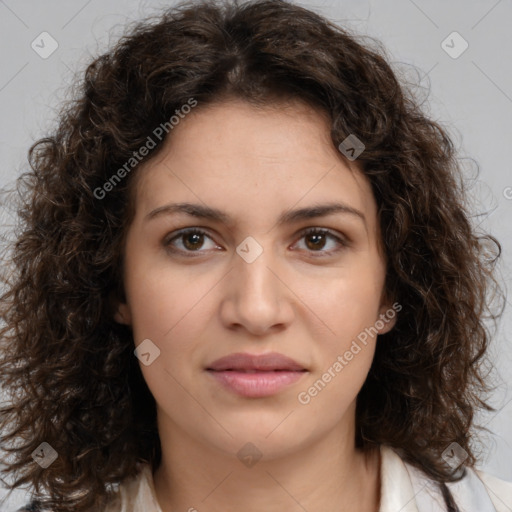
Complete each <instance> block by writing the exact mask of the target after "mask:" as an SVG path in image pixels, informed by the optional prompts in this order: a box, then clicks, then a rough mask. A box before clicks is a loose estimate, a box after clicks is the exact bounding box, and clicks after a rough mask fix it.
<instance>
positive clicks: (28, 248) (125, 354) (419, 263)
mask: <svg viewBox="0 0 512 512" xmlns="http://www.w3.org/2000/svg"><path fill="white" fill-rule="evenodd" d="M369 40H371V41H372V43H374V47H373V48H372V47H371V45H370V44H369V43H368V41H369ZM389 60H390V59H389V57H388V55H387V54H386V51H385V49H383V48H382V45H381V44H380V43H379V42H378V41H376V40H374V39H373V38H368V37H367V38H365V41H363V38H362V37H361V36H357V35H355V34H351V33H349V32H348V31H347V30H346V29H343V28H340V27H339V26H337V25H335V24H333V23H331V22H329V21H327V20H325V19H324V18H322V17H321V16H319V15H317V14H315V13H314V12H311V11H309V10H307V9H304V8H301V7H298V6H296V5H293V4H290V3H288V2H285V1H282V0H263V1H257V2H250V3H246V4H243V5H238V4H236V3H234V4H233V3H231V4H227V3H219V2H217V3H216V2H212V1H206V2H194V3H190V2H187V3H183V4H180V5H179V6H177V7H173V8H172V9H168V10H166V11H164V12H163V13H161V14H159V15H158V17H156V18H155V19H152V18H149V19H146V20H144V21H142V22H137V23H136V24H135V25H134V26H132V27H130V28H129V30H128V31H127V32H126V34H125V35H124V36H123V37H122V38H121V39H120V40H119V41H118V43H117V44H116V45H115V46H114V48H112V49H111V50H110V51H108V52H107V53H105V54H103V55H101V56H99V57H98V58H96V59H95V60H94V61H93V62H92V63H91V64H90V65H89V66H88V67H87V70H86V72H85V76H84V77H83V80H81V82H80V84H78V85H79V87H78V88H77V90H79V94H78V95H77V97H75V98H73V99H72V100H69V101H68V102H67V103H66V104H65V105H64V106H63V107H62V110H61V114H60V118H59V125H58V128H56V129H55V131H54V133H52V134H51V135H49V136H47V137H45V138H42V139H40V140H38V141H37V142H35V143H34V144H33V145H32V146H31V148H30V150H29V153H28V155H29V162H30V167H31V170H30V171H29V172H26V173H24V174H23V175H22V176H21V177H20V178H19V180H18V184H17V189H18V193H19V194H18V198H19V200H20V202H19V204H17V211H18V214H19V226H18V228H19V231H18V233H17V236H16V239H15V241H14V243H13V244H12V247H10V250H9V253H8V257H9V265H8V266H5V267H4V268H5V271H4V272H3V274H4V279H5V283H6V288H5V291H4V293H3V295H2V298H1V299H2V303H1V304H2V305H1V317H2V319H3V322H4V325H3V326H2V329H1V331H0V340H1V344H2V345H1V360H0V384H1V386H2V388H3V390H4V393H6V394H7V396H8V400H7V401H6V403H5V404H4V406H3V407H2V409H1V410H0V430H1V436H0V446H1V447H2V449H3V450H5V452H6V453H8V454H9V461H8V462H7V463H6V466H5V468H4V469H3V472H4V473H12V474H14V475H16V479H15V481H14V483H12V484H7V483H6V482H4V483H5V484H6V485H8V486H9V487H10V488H11V489H13V488H15V487H19V486H21V485H24V484H29V485H30V486H32V487H33V488H34V489H35V493H36V495H37V496H39V497H40V498H41V503H42V504H43V505H44V506H48V507H50V508H51V509H52V510H55V511H57V512H68V511H71V510H73V511H85V510H89V509H93V510H100V509H101V508H102V507H104V506H105V504H106V503H107V502H108V500H109V498H110V497H111V494H112V491H113V490H114V489H115V487H116V486H117V485H118V484H119V482H121V481H122V480H123V479H124V478H125V477H128V476H134V475H136V474H137V472H138V471H139V463H141V462H146V463H150V464H151V465H152V467H153V468H156V467H158V464H159V462H160V457H161V453H160V442H159V436H158V431H157V428H156V407H155V401H154V399H153V397H152V395H151V393H150V391H149V389H148V387H147V385H146V383H145V381H144V379H143V376H142V373H141V370H140V366H139V362H138V360H137V358H136V357H134V353H133V350H134V341H133V337H132V331H131V329H130V328H129V327H127V326H124V325H120V324H118V323H116V322H115V321H114V320H113V302H114V300H115V298H118V299H124V292H123V283H122V278H121V277H122V267H123V245H124V240H125V235H126V232H127V228H128V226H129V225H130V222H131V219H132V216H133V199H134V197H133V195H134V194H133V189H134V186H133V183H134V176H135V175H136V174H137V169H136V168H134V169H133V170H132V171H131V172H129V173H126V174H127V175H126V177H124V178H123V179H122V180H119V182H118V183H116V184H115V186H111V187H109V191H108V194H107V197H106V198H105V199H103V200H102V199H99V198H98V196H99V192H98V191H99V190H105V189H104V188H103V187H104V184H105V183H106V182H107V181H108V180H110V179H111V178H112V176H113V173H114V172H115V170H116V169H119V168H121V167H122V166H123V164H125V163H126V162H127V161H128V160H129V159H130V158H132V157H133V154H134V152H136V151H137V150H138V149H139V148H140V147H141V146H142V145H143V144H144V143H145V142H146V140H147V137H148V136H149V135H150V134H151V133H153V131H154V129H155V127H156V126H159V125H161V124H162V123H165V122H167V121H168V119H169V118H170V117H171V116H172V115H173V114H174V113H175V111H176V109H179V108H180V106H182V105H183V104H186V103H187V101H189V99H190V98H195V99H196V101H197V102H198V107H197V108H198V109H199V108H201V106H203V105H207V104H211V103H213V102H216V101H218V100H220V99H226V98H228V99H229V98H242V99H243V100H245V101H248V102H251V103H252V104H254V105H259V106H264V105H267V104H269V103H270V102H273V103H279V102H280V101H286V100H289V99H298V100H300V101H303V102H306V103H307V104H309V105H312V106H314V107H315V108H316V109H317V111H320V112H323V113H325V114H326V115H327V116H328V118H329V120H330V125H331V138H332V143H333V144H334V145H335V146H336V147H338V146H339V144H340V143H341V142H342V141H343V140H344V139H345V138H346V137H347V136H348V135H349V134H355V135H356V136H357V137H358V138H359V139H360V140H361V141H363V142H364V145H365V149H364V151H363V153H362V154H361V155H360V156H359V157H358V159H357V161H358V163H359V165H360V166H361V169H362V171H363V173H364V175H365V176H366V177H367V178H368V179H369V180H370V183H371V186H372V190H373V193H374V195H375V199H376V201H377V205H378V219H379V222H380V226H381V232H382V236H383V245H384V247H385V251H386V258H387V277H386V290H387V292H388V294H389V296H391V297H393V298H394V299H395V300H397V301H398V302H399V303H400V304H401V305H403V310H402V311H401V312H400V315H398V319H397V323H396V326H395V328H394V330H392V331H391V332H389V333H388V334H384V335H382V338H383V342H382V343H378V344H377V349H376V353H375V357H374V361H373V365H372V368H371V370H370V373H369V375H368V378H367V380H366V382H365V384H364V386H363V388H362V390H361V391H360V393H359V395H358V400H357V412H356V422H357V439H356V443H357V446H359V447H361V448H362V449H363V450H366V449H368V448H369V447H372V446H378V445H380V444H387V445H390V446H392V447H394V448H395V449H397V450H398V451H399V453H400V454H401V455H402V457H403V458H404V460H406V461H408V462H410V463H412V464H414V465H416V466H417V467H419V468H421V469H422V470H423V471H424V472H425V473H427V474H428V475H430V476H431V477H432V478H434V479H435V480H437V481H439V482H447V481H452V480H453V479H454V478H456V476H454V474H453V473H452V471H451V470H450V468H448V467H447V466H446V465H445V464H444V463H443V460H442V458H441V453H442V452H443V451H444V450H445V448H446V447H447V446H448V445H449V444H450V443H452V442H457V443H458V444H459V445H460V446H461V447H462V448H464V450H466V452H467V453H468V455H469V456H468V459H467V460H466V461H465V465H466V466H469V467H471V466H473V465H474V464H475V463H476V454H475V451H474V446H473V438H474V429H473V428H472V427H473V416H474V412H475V411H476V409H478V408H487V409H489V408H490V407H489V406H488V405H487V403H486V401H485V399H484V395H485V394H486V392H488V391H489V387H488V383H487V380H486V379H485V377H486V372H485V368H486V365H484V364H483V362H484V361H486V359H485V358H484V356H485V352H486V349H487V346H488V343H489V340H490V332H489V327H488V325H487V323H486V319H487V318H491V319H496V318H498V316H499V314H500V313H495V312H493V311H492V307H491V300H490V292H491V291H492V292H493V294H494V293H496V292H499V290H500V287H499V285H498V282H497V279H496V278H495V277H494V274H493V273H494V267H495V263H496V260H497V258H498V256H499V255H500V252H501V247H500V244H499V243H498V241H497V240H495V239H494V238H493V237H492V236H489V235H486V234H485V233H477V231H476V229H475V228H474V227H473V226H472V223H471V213H470V209H469V206H468V204H467V201H466V199H465V197H466V196H465V185H464V181H463V175H462V172H461V171H462V169H461V165H460V162H459V161H458V159H457V157H456V152H455V149H454V145H453V143H452V141H451V139H450V137H449V136H448V133H447V129H446V128H443V127H442V126H441V125H440V124H439V123H437V122H434V121H433V120H431V119H429V118H428V117H427V116H426V115H425V114H424V113H423V112H422V110H421V105H420V104H419V101H418V100H417V98H415V96H414V94H413V93H412V92H411V90H410V89H409V88H408V87H407V85H406V84H405V82H404V83H400V81H399V78H398V76H399V74H398V73H397V72H396V71H395V72H394V71H393V70H392V68H391V66H390V64H389V63H388V61H389ZM168 137H172V133H169V135H167V137H163V138H162V140H159V141H158V142H157V145H156V147H155V148H154V149H153V150H152V151H151V152H150V154H149V155H148V156H146V157H145V159H144V161H145V162H146V161H148V160H149V159H152V158H155V156H156V155H157V154H159V150H160V149H161V148H162V145H163V142H164V141H165V140H166V138H168ZM340 154H341V153H340ZM343 158H344V157H343ZM42 442H47V443H49V444H50V445H51V447H53V448H54V449H55V450H56V451H57V453H58V458H57V459H56V460H55V461H54V462H53V463H52V464H51V465H50V466H49V467H47V468H46V469H43V468H41V467H40V466H39V465H38V464H36V463H35V462H34V460H33V458H32V453H33V452H34V450H36V448H38V446H39V445H40V444H41V443H42Z"/></svg>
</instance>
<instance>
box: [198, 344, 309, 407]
mask: <svg viewBox="0 0 512 512" xmlns="http://www.w3.org/2000/svg"><path fill="white" fill-rule="evenodd" d="M205 370H206V372H207V373H208V374H209V375H211V376H212V378H213V379H214V380H215V381H216V382H217V383H219V384H221V386H222V387H223V388H224V389H225V390H227V391H229V392H232V393H235V394H237V395H239V396H243V397H248V398H249V397H250V398H262V397H267V396H272V395H275V394H277V393H279V392H280V391H282V390H284V389H285V388H287V387H288V386H290V385H292V384H294V383H296V382H297V381H298V380H299V379H301V378H302V377H303V376H304V374H306V373H308V370H307V369H306V368H304V367H303V366H302V365H301V364H299V363H298V362H296V361H294V360H293V359H291V358H289V357H287V356H284V355H282V354H278V353H275V352H273V353H269V354H261V355H252V354H247V353H236V354H231V355H229V356H226V357H223V358H221V359H218V360H216V361H215V362H213V363H212V364H210V365H209V366H208V367H206V368H205Z"/></svg>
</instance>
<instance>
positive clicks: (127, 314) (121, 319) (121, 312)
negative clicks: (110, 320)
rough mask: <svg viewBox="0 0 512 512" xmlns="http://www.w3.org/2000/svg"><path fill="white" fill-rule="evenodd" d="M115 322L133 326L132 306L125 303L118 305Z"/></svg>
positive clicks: (115, 311)
mask: <svg viewBox="0 0 512 512" xmlns="http://www.w3.org/2000/svg"><path fill="white" fill-rule="evenodd" d="M114 320H115V321H116V322H117V323H118V324H125V325H132V314H131V310H130V306H128V304H126V303H124V302H120V303H118V304H117V306H116V308H115V310H114Z"/></svg>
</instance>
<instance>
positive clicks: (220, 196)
mask: <svg viewBox="0 0 512 512" xmlns="http://www.w3.org/2000/svg"><path fill="white" fill-rule="evenodd" d="M136 181H137V184H136V189H137V190H136V203H137V207H136V210H137V211H138V213H139V211H140V213H141V214H142V213H144V212H147V211H148V210H149V209H152V208H156V207H158V206H160V205H162V204H165V203H166V202H169V201H170V200H173V199H175V198H177V197H178V196H179V199H180V200H191V201H194V202H198V201H200V202H203V203H205V204H208V205H209V206H213V207H217V208H221V209H223V210H231V211H233V212H234V215H240V216H241V217H243V216H244V215H246V216H247V215H248V214H249V213H250V211H251V210H252V209H257V210H258V211H260V212H261V211H262V210H265V211H266V212H276V213H277V212H278V211H279V212H280V211H281V210H282V209H283V208H286V207H288V208H290V207H292V206H294V205H296V206H302V205H306V204H309V203H319V202H334V201H343V202H344V203H347V204H349V205H350V206H352V207H354V208H356V209H358V210H361V211H364V212H365V215H366V216H367V217H369V218H370V219H371V217H375V215H376V205H375V201H374V198H373V194H372V192H371V187H370V184H369V182H368V180H367V178H366V177H365V176H364V175H363V174H362V172H361V170H360V168H359V167H358V165H357V163H356V162H349V161H348V160H345V159H344V158H343V157H342V156H341V155H340V154H339V152H338V150H337V149H336V148H335V146H334V144H333V143H332V140H331V137H330V125H329V122H328V120H327V117H326V116H325V115H324V114H323V113H322V112H319V111H316V110H315V109H314V108H312V107H310V106H309V105H305V104H303V103H298V102H290V103H288V104H282V105H269V106H268V107H264V108H256V107H254V106H252V105H250V104H248V103H245V102H242V101H238V100H233V101H225V102H221V103H215V104H211V105H208V106H205V107H201V106H198V107H196V109H195V110H193V111H192V112H191V113H189V114H188V115H186V116H185V118H184V119H181V120H180V122H179V124H178V125H176V126H175V127H174V128H173V130H172V132H170V134H169V136H168V138H167V140H166V141H165V143H164V147H163V148H162V150H161V152H160V153H159V155H158V156H157V157H156V158H155V159H153V160H150V161H149V162H148V164H147V165H144V163H142V164H141V166H140V168H139V169H138V171H137V180H136Z"/></svg>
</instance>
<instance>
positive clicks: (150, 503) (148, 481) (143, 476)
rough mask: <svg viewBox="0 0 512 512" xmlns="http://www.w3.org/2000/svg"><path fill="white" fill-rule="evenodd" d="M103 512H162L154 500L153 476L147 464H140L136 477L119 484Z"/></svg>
mask: <svg viewBox="0 0 512 512" xmlns="http://www.w3.org/2000/svg"><path fill="white" fill-rule="evenodd" d="M104 512H162V510H161V508H160V506H159V505H158V502H157V500H156V494H155V489H154V485H153V475H152V471H151V467H150V466H149V465H148V464H141V465H140V466H139V472H138V474H137V475H135V476H133V477H131V478H128V479H126V480H124V481H123V482H121V484H120V485H119V488H118V489H117V491H116V495H115V497H114V499H113V500H112V502H111V503H110V504H109V506H108V507H107V508H106V509H105V511H104Z"/></svg>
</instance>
